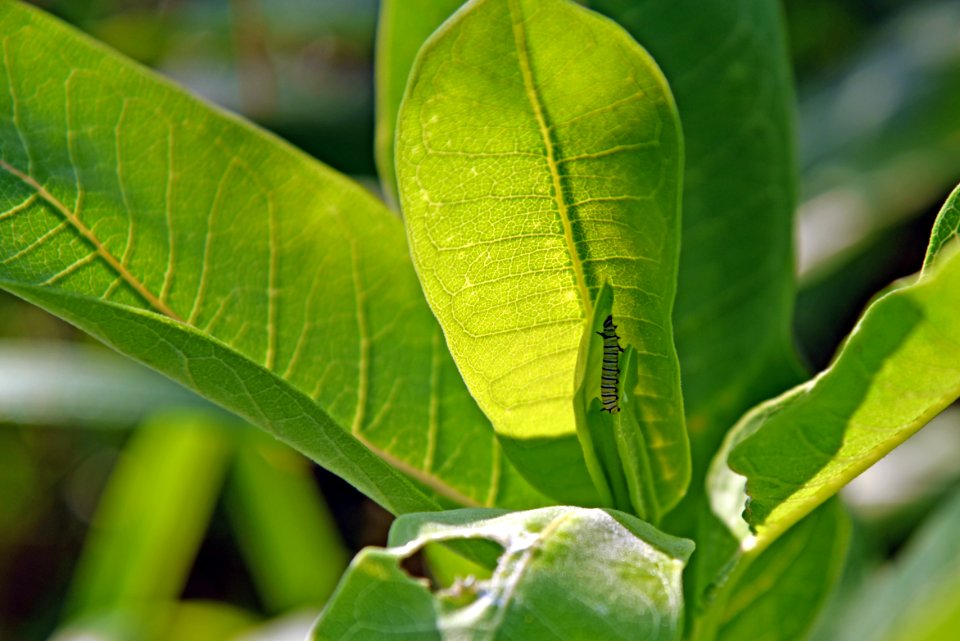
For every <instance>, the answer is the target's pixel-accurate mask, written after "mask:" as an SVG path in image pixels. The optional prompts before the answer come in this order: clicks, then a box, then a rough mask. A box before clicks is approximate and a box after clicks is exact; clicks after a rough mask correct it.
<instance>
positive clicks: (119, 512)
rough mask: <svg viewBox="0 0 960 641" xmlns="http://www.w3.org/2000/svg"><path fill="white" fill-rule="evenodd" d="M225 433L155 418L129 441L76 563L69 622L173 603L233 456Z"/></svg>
mask: <svg viewBox="0 0 960 641" xmlns="http://www.w3.org/2000/svg"><path fill="white" fill-rule="evenodd" d="M228 429H229V428H228V427H227V426H224V425H223V424H219V423H217V422H215V421H213V420H211V419H209V418H207V417H205V416H204V415H203V414H196V413H193V414H183V413H180V414H161V415H157V417H156V418H154V419H152V420H150V421H149V422H148V423H146V424H145V425H144V426H143V427H142V428H140V429H139V430H138V431H137V432H136V433H135V434H134V437H133V439H132V441H131V442H130V444H129V445H128V446H127V447H126V449H125V450H124V452H123V456H122V458H121V459H120V462H119V463H118V464H117V467H116V469H115V470H114V472H113V474H112V475H111V477H110V482H109V484H108V485H107V488H106V489H105V490H104V494H103V497H102V498H101V499H100V504H99V505H98V507H97V513H96V515H95V517H94V521H93V524H92V527H91V529H90V534H89V536H88V538H87V541H86V543H85V544H84V551H83V554H82V556H81V557H80V560H79V561H78V563H77V569H76V572H75V574H74V579H73V584H72V586H71V589H70V597H69V600H68V606H67V611H68V612H69V614H70V616H71V618H73V619H82V618H84V617H88V616H97V615H99V614H105V613H109V612H112V611H124V610H130V611H131V614H132V613H133V612H134V611H135V610H136V608H137V607H138V606H140V605H149V603H150V602H151V601H153V602H161V601H168V600H172V599H176V598H177V597H179V596H180V591H181V590H182V589H183V585H184V584H185V582H186V579H187V573H188V572H189V571H190V568H191V567H192V565H193V559H194V556H195V555H196V552H197V550H198V549H199V547H200V541H201V540H202V539H203V535H204V533H205V532H206V529H207V523H208V522H209V520H210V516H211V514H212V513H213V508H214V505H215V504H216V499H217V497H218V496H219V494H220V487H221V485H222V481H223V476H224V472H225V470H226V467H227V462H228V461H229V460H230V456H231V455H232V453H233V438H232V437H231V435H230V434H229V432H228V431H227V430H228Z"/></svg>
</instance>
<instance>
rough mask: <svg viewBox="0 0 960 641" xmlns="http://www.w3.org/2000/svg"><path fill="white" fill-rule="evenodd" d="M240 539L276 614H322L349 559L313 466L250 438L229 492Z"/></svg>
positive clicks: (265, 440) (243, 442) (272, 443)
mask: <svg viewBox="0 0 960 641" xmlns="http://www.w3.org/2000/svg"><path fill="white" fill-rule="evenodd" d="M228 498H229V502H228V504H227V505H228V508H229V514H230V520H231V522H232V523H233V531H234V533H235V536H236V538H237V542H238V543H239V544H240V549H241V551H242V552H243V554H244V557H245V558H246V560H247V565H248V567H249V569H250V572H251V575H252V577H253V579H254V581H255V582H256V585H257V590H258V593H259V595H260V598H261V600H262V601H263V603H264V605H265V606H266V607H267V609H268V611H269V612H274V613H276V612H284V611H286V610H292V609H294V608H300V607H307V606H312V607H319V606H321V605H323V604H324V603H325V602H326V600H327V598H328V597H329V596H330V595H331V594H332V593H333V590H334V588H335V587H336V585H337V582H338V581H339V580H340V575H341V574H342V573H343V570H344V569H345V568H346V567H347V563H348V561H349V555H348V553H347V550H346V548H345V547H344V544H343V541H342V540H341V539H340V534H339V532H338V531H337V526H336V523H334V520H333V516H332V515H331V514H330V511H329V510H328V509H327V506H326V504H325V502H324V499H323V496H322V495H321V494H320V492H319V490H318V489H317V486H316V483H315V482H314V480H313V475H312V474H311V473H310V468H309V465H308V462H307V461H306V459H304V458H303V457H301V456H300V455H298V454H297V453H296V452H294V451H292V450H291V449H290V448H288V447H287V446H285V445H283V444H282V443H279V442H278V441H277V440H276V439H273V438H270V437H269V436H268V435H266V434H264V433H262V432H260V431H259V430H257V431H254V430H244V432H243V434H242V438H241V439H240V443H239V447H238V448H237V456H236V459H235V461H234V467H233V471H232V474H231V476H230V482H229V485H228Z"/></svg>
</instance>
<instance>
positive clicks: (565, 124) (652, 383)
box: [397, 0, 687, 505]
mask: <svg viewBox="0 0 960 641" xmlns="http://www.w3.org/2000/svg"><path fill="white" fill-rule="evenodd" d="M397 140H398V167H397V171H398V177H399V183H400V195H401V203H402V206H403V212H404V216H405V220H406V221H407V225H408V235H409V238H410V242H411V245H412V251H413V255H414V261H415V265H416V267H417V271H418V274H419V276H420V280H421V283H422V284H423V287H424V290H425V292H426V294H427V300H428V301H429V302H430V304H431V306H432V308H433V310H434V313H435V314H436V315H437V317H438V318H439V320H440V323H441V325H442V326H443V329H444V333H445V335H446V338H447V344H448V345H449V346H450V350H451V352H452V353H453V356H454V359H455V360H456V362H457V365H458V367H459V369H460V372H461V373H462V374H463V377H464V380H465V381H466V383H467V386H468V387H469V388H470V391H471V393H472V394H473V396H474V397H475V398H476V399H477V402H478V403H479V404H480V406H481V408H482V409H483V410H484V412H486V414H487V416H488V417H489V418H490V419H491V421H492V422H493V425H494V428H495V429H496V431H497V433H498V435H499V436H500V438H501V442H502V443H504V445H505V446H506V451H507V453H508V454H509V455H510V456H511V458H512V459H513V460H514V462H515V463H516V464H517V465H518V466H519V467H520V469H521V472H523V473H524V474H525V475H526V476H527V478H528V479H529V480H530V481H531V482H532V483H534V484H535V485H536V486H537V487H539V488H540V489H541V490H542V491H544V492H547V493H549V494H550V495H551V496H552V497H554V498H556V499H558V500H561V501H565V502H570V503H576V504H580V505H588V504H596V503H598V502H600V501H601V499H600V496H599V495H598V492H597V490H596V489H594V487H593V486H592V482H591V479H590V478H589V475H588V474H587V470H586V466H585V464H584V458H583V453H582V451H581V449H580V443H579V442H578V438H577V434H578V430H577V421H576V419H575V412H574V397H575V394H576V390H577V388H578V386H579V384H580V381H581V380H582V377H583V374H584V372H583V371H582V368H581V366H580V363H581V362H582V361H580V359H579V350H580V346H581V339H582V337H583V334H584V332H585V331H591V328H590V324H589V321H590V319H591V317H592V311H593V299H594V298H595V297H596V295H597V292H598V291H599V289H600V287H601V286H602V285H603V283H604V282H609V283H610V285H611V287H612V290H613V315H614V317H615V318H616V320H617V324H618V325H619V326H620V330H619V331H620V335H621V337H622V339H623V343H624V345H632V346H633V347H634V348H635V349H636V351H637V356H638V358H637V361H638V372H639V377H638V385H637V388H636V390H635V395H636V397H637V398H638V399H639V401H638V402H640V403H642V405H643V409H642V412H643V414H644V419H645V420H646V422H647V423H648V424H657V426H656V429H655V431H656V432H657V433H658V434H664V435H669V437H666V438H664V439H663V442H654V443H651V446H652V447H654V448H657V447H664V448H672V449H673V450H674V452H675V454H676V455H677V456H678V457H679V458H684V457H685V456H686V451H687V449H686V448H687V443H686V436H685V432H684V427H683V413H682V400H681V395H680V388H679V373H678V365H677V358H676V353H675V350H674V346H673V334H672V329H671V312H672V307H673V298H674V291H675V280H676V270H677V255H678V246H679V220H680V219H679V195H680V182H681V180H680V178H681V167H682V155H683V154H682V142H681V137H680V129H679V122H678V119H677V113H676V109H675V106H674V104H673V99H672V97H671V95H670V92H669V89H668V87H667V85H666V82H665V80H664V78H663V76H662V75H661V74H660V71H659V69H658V68H657V66H656V64H655V63H654V62H653V60H652V59H651V58H650V56H649V55H647V53H646V52H645V51H644V50H643V49H642V48H641V47H639V46H638V45H637V44H636V42H634V41H633V40H632V39H631V38H630V37H629V35H628V34H627V33H626V32H625V31H623V30H622V29H621V28H620V27H618V26H617V25H616V24H614V23H612V22H610V21H609V20H607V19H605V18H602V17H600V16H598V15H596V14H593V13H591V12H590V11H588V10H586V9H583V8H582V7H579V6H577V5H575V4H573V3H572V2H568V1H566V0H538V1H536V2H534V1H532V0H479V1H478V2H472V3H470V4H468V5H466V6H465V7H464V8H463V9H461V11H460V12H458V13H457V14H456V15H455V16H454V17H453V18H451V20H450V21H448V22H447V23H446V24H445V25H444V27H443V28H442V29H441V30H439V31H438V32H437V33H435V34H434V35H433V36H432V37H431V39H430V40H429V41H428V42H427V44H426V45H424V47H423V49H422V50H421V52H420V55H419V57H418V60H417V63H416V65H415V68H414V72H413V74H412V76H411V79H410V84H409V85H408V88H407V94H406V96H405V98H404V102H403V105H402V107H401V113H400V117H399V125H398V138H397ZM678 488H679V484H678ZM677 494H678V495H679V494H682V489H678V492H677Z"/></svg>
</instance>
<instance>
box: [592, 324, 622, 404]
mask: <svg viewBox="0 0 960 641" xmlns="http://www.w3.org/2000/svg"><path fill="white" fill-rule="evenodd" d="M597 334H599V335H600V336H602V337H603V372H602V374H601V375H600V401H601V403H603V409H604V410H606V411H608V412H610V413H611V414H616V413H617V412H619V411H620V393H619V391H618V390H617V386H618V385H619V382H620V352H622V351H623V348H622V347H620V340H619V339H620V337H619V336H617V326H616V325H614V324H613V315H610V316H607V318H606V319H605V320H604V321H603V331H602V332H597Z"/></svg>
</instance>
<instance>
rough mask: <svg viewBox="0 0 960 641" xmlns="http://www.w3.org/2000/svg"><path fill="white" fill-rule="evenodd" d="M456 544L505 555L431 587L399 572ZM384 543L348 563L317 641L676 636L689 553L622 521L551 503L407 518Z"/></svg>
mask: <svg viewBox="0 0 960 641" xmlns="http://www.w3.org/2000/svg"><path fill="white" fill-rule="evenodd" d="M463 539H467V540H473V541H476V540H486V541H493V542H495V543H496V544H497V545H498V546H500V547H501V548H502V551H501V554H500V558H499V560H498V562H497V566H496V568H495V570H494V572H493V575H492V576H491V577H490V578H489V579H477V578H475V577H470V576H467V577H462V578H461V579H460V580H459V581H458V582H456V583H455V584H454V585H453V586H452V587H450V588H446V589H438V590H435V591H431V588H430V586H429V585H428V584H426V582H425V581H422V580H417V579H414V578H412V577H411V576H409V575H408V574H407V573H406V572H405V571H404V569H403V567H402V566H401V563H402V562H403V560H404V559H406V558H408V557H410V556H411V555H412V554H414V553H415V552H416V551H417V550H419V549H420V548H422V547H423V546H424V545H426V544H429V543H435V542H442V541H456V540H463ZM584 541H590V545H584V544H583V542H584ZM390 544H391V545H392V546H394V547H391V548H388V549H386V550H383V549H376V548H367V549H366V550H364V551H362V552H361V553H360V554H359V555H358V556H357V558H356V559H354V561H353V563H352V564H351V567H350V569H349V570H348V573H347V575H346V577H345V578H344V580H343V582H342V583H341V585H340V587H339V588H338V590H337V593H336V594H335V595H334V599H333V601H332V602H331V604H330V606H329V607H328V609H327V610H326V611H325V612H324V615H323V616H322V617H321V619H320V621H319V622H318V625H317V627H316V629H315V630H314V636H313V638H314V639H315V640H316V641H320V640H327V639H330V640H333V639H337V640H339V639H346V638H356V639H410V640H411V641H413V640H417V641H421V640H425V639H437V640H440V639H445V640H446V639H449V640H454V639H456V640H467V639H477V640H480V639H487V640H493V639H529V640H531V641H535V640H538V639H544V640H552V639H566V640H567V641H579V640H581V639H582V640H584V641H587V640H590V641H592V640H593V639H604V640H610V641H614V640H618V639H623V640H627V639H649V640H651V641H654V640H656V641H660V640H664V641H665V640H667V639H678V638H679V636H680V628H681V626H682V610H683V596H682V591H681V587H680V575H681V571H682V569H683V565H684V562H685V561H686V559H687V557H688V556H689V555H690V552H691V550H692V548H693V546H692V544H690V542H689V541H685V540H683V539H676V538H673V537H671V536H668V535H666V534H663V533H661V532H659V531H657V530H656V529H654V528H653V527H651V526H649V525H647V524H646V523H643V522H642V521H639V520H637V519H636V518H634V517H631V516H629V515H627V514H622V513H619V512H613V511H606V510H588V509H583V508H574V507H549V508H542V509H539V510H532V511H529V512H515V513H511V514H504V513H503V512H501V511H495V510H457V511H451V512H444V513H442V514H428V515H409V516H407V517H401V518H400V519H399V520H398V521H397V524H396V525H395V526H394V529H393V531H391V537H390Z"/></svg>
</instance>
